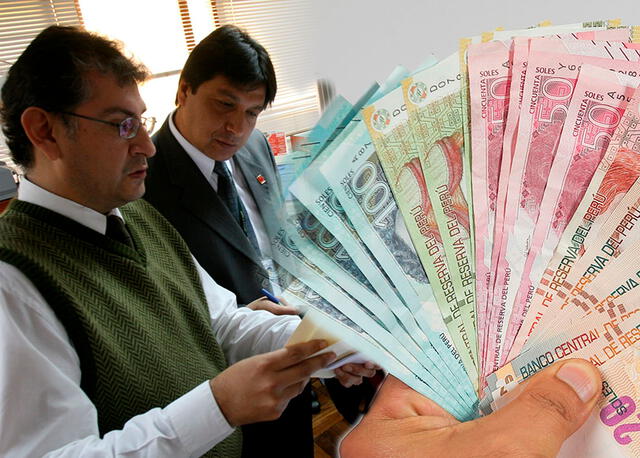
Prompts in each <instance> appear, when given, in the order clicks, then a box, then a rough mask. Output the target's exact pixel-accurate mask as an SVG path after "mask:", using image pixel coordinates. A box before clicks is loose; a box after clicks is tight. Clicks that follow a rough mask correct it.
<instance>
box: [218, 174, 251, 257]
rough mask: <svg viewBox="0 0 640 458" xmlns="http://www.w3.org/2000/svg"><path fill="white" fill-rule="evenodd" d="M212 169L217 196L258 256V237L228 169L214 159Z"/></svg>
mask: <svg viewBox="0 0 640 458" xmlns="http://www.w3.org/2000/svg"><path fill="white" fill-rule="evenodd" d="M213 171H214V172H215V173H216V175H218V197H220V199H221V200H222V202H224V204H225V205H226V206H227V208H228V209H229V211H230V212H231V214H232V215H233V217H234V219H235V220H236V221H237V222H238V224H239V225H240V227H241V228H242V231H243V232H244V234H245V235H246V236H247V238H248V239H249V242H250V243H251V246H252V247H253V248H254V250H255V251H256V254H257V255H258V256H260V248H259V246H258V239H257V238H256V234H255V232H254V231H253V227H252V225H251V221H249V216H248V214H247V211H246V209H245V208H244V205H242V200H240V196H239V195H238V191H237V190H236V185H235V184H234V182H233V178H232V177H231V173H230V172H229V169H228V168H227V166H226V165H225V164H224V162H222V161H216V164H215V166H214V167H213Z"/></svg>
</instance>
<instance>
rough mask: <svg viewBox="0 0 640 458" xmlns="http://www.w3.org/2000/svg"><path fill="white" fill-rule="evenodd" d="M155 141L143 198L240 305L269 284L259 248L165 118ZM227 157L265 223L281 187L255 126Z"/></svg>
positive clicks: (259, 294) (155, 136) (271, 156)
mask: <svg viewBox="0 0 640 458" xmlns="http://www.w3.org/2000/svg"><path fill="white" fill-rule="evenodd" d="M153 142H154V143H155V145H156V148H157V153H156V155H155V156H154V157H152V158H151V159H150V160H149V172H148V176H147V180H146V188H147V191H146V194H145V196H144V198H145V199H146V200H148V201H149V202H150V203H151V204H153V205H154V206H155V207H156V208H157V209H158V210H159V211H160V213H162V214H163V215H164V216H165V217H166V218H167V219H168V220H169V221H170V222H171V224H173V225H174V226H175V227H176V229H178V232H180V234H181V235H182V238H184V239H185V241H186V242H187V244H188V245H189V248H190V249H191V252H192V253H193V255H194V256H195V257H196V259H197V260H198V262H199V263H200V264H201V265H202V267H204V269H205V270H206V271H207V272H209V275H211V277H213V279H214V280H215V281H216V282H217V283H218V284H220V285H222V286H224V287H225V288H227V289H228V290H230V291H233V292H234V293H235V294H236V296H237V298H238V303H239V304H248V303H249V302H251V301H253V300H255V299H257V298H258V297H260V296H262V293H260V288H262V287H266V288H267V289H269V283H268V278H269V277H268V275H267V273H266V271H265V270H264V268H263V266H262V263H261V261H260V257H259V255H258V253H256V252H255V250H254V249H253V247H252V246H251V243H250V242H249V240H248V239H247V237H246V236H245V234H244V232H243V231H242V228H241V227H240V225H239V224H238V223H237V222H236V220H235V219H234V218H233V216H232V215H231V213H230V212H229V211H228V210H227V207H226V206H225V205H224V203H223V202H222V200H220V198H218V195H217V193H216V192H215V191H214V190H213V189H212V188H211V185H210V184H209V182H208V181H207V179H206V178H205V177H204V176H203V175H202V173H201V172H200V170H199V169H198V167H197V166H196V164H195V163H194V162H193V161H192V160H191V158H190V157H189V155H188V154H187V153H186V152H185V151H184V149H183V148H182V147H181V146H180V144H179V143H178V141H177V140H176V139H175V138H174V136H173V135H172V134H171V130H170V129H169V124H168V121H167V122H165V123H164V125H163V126H162V127H161V128H160V130H159V131H158V132H157V133H156V134H155V135H154V136H153ZM231 160H232V161H233V165H234V167H238V168H239V169H240V171H241V172H242V174H243V175H244V178H245V180H246V181H247V184H248V185H249V188H250V190H251V193H252V194H253V198H254V199H255V201H256V205H257V206H258V209H259V210H260V213H261V215H262V217H263V220H265V221H267V222H268V221H269V219H270V217H271V216H272V215H273V209H272V208H273V207H272V205H273V202H279V201H280V199H281V196H282V189H281V184H280V178H279V176H278V172H277V170H276V165H275V161H274V158H273V154H271V149H270V148H269V143H268V142H267V140H266V139H265V138H264V135H262V134H261V133H260V132H259V131H258V130H254V131H253V132H252V134H251V136H250V137H249V140H248V141H247V144H246V145H245V146H244V147H243V148H241V149H240V150H238V152H237V153H236V154H235V155H234V156H233V158H232V159H231ZM258 175H262V177H263V178H264V179H265V180H266V181H265V182H264V184H260V183H259V182H258V179H257V178H256V177H257V176H258Z"/></svg>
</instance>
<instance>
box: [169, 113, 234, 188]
mask: <svg viewBox="0 0 640 458" xmlns="http://www.w3.org/2000/svg"><path fill="white" fill-rule="evenodd" d="M176 111H177V110H174V111H173V113H171V114H170V115H169V130H170V131H171V133H172V134H173V136H174V137H175V139H176V140H177V141H178V143H179V144H180V146H182V148H183V149H184V150H185V151H186V152H187V154H188V155H189V157H190V158H191V160H192V161H193V162H195V164H196V166H198V169H200V172H202V174H203V175H204V176H205V177H206V178H207V179H208V178H209V177H210V176H211V174H212V173H213V168H214V167H215V165H216V161H215V160H214V159H211V158H210V157H209V156H207V155H206V154H204V153H203V152H202V151H200V150H199V149H198V148H196V147H195V146H193V145H192V144H191V143H189V140H187V139H186V138H184V136H183V135H182V134H181V133H180V131H179V130H178V128H177V127H176V125H175V123H174V122H173V117H174V116H175V114H176ZM228 162H231V161H228Z"/></svg>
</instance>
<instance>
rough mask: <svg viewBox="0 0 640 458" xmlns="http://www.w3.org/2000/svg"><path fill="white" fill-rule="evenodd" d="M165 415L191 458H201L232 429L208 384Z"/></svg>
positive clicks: (177, 403) (179, 399)
mask: <svg viewBox="0 0 640 458" xmlns="http://www.w3.org/2000/svg"><path fill="white" fill-rule="evenodd" d="M164 411H165V413H166V414H167V415H168V416H169V418H170V419H171V422H172V424H173V427H174V428H175V430H176V432H177V433H178V437H179V438H180V440H181V442H182V444H183V446H184V448H185V449H186V450H188V452H189V455H190V456H191V455H202V454H204V453H205V452H206V451H208V450H210V449H211V448H213V447H214V446H215V445H216V444H218V443H219V442H222V441H223V440H224V439H226V438H227V437H228V436H229V435H230V434H231V433H232V432H233V430H234V429H235V428H233V427H232V426H231V425H230V424H229V422H227V419H226V418H225V417H224V415H223V414H222V411H221V410H220V407H219V406H218V403H217V402H216V400H215V397H214V396H213V393H212V392H211V388H210V386H209V381H208V380H207V381H206V382H204V383H202V384H200V385H198V386H197V387H196V388H194V389H193V390H191V391H189V392H188V393H187V394H185V395H184V396H181V397H180V398H178V399H176V400H175V401H173V402H172V403H171V404H169V405H168V406H167V407H166V408H165V409H164Z"/></svg>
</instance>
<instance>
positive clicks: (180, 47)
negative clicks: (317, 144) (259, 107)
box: [0, 0, 320, 162]
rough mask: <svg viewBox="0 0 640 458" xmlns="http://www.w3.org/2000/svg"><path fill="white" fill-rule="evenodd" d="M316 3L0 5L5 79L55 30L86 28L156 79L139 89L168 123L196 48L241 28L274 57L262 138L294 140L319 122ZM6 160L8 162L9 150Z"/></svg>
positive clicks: (0, 70) (53, 0)
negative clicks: (46, 31) (273, 91)
mask: <svg viewBox="0 0 640 458" xmlns="http://www.w3.org/2000/svg"><path fill="white" fill-rule="evenodd" d="M310 8H311V0H221V1H215V0H162V1H158V0H135V1H134V0H109V1H104V0H66V1H64V0H40V1H37V0H33V1H25V0H23V1H8V2H7V1H3V2H2V3H0V44H1V46H2V51H1V53H0V59H1V60H2V62H0V78H2V75H4V74H6V71H7V69H8V68H9V66H10V65H11V64H12V63H13V62H14V61H15V59H16V58H17V57H18V56H19V55H20V53H21V52H22V51H23V50H24V48H25V47H26V46H27V45H28V44H29V42H30V41H31V40H32V39H33V38H34V37H35V36H36V35H37V34H38V33H39V32H40V30H42V29H43V28H45V27H47V26H48V25H50V24H65V25H82V26H84V27H86V29H87V30H91V31H95V32H97V33H100V34H102V35H105V36H108V37H110V38H114V39H117V40H120V41H121V42H123V43H124V45H125V49H126V52H127V53H129V54H131V55H133V56H134V57H135V58H136V59H137V60H139V61H141V62H143V63H144V64H145V65H146V66H147V67H148V68H149V70H150V71H151V73H152V78H151V79H150V80H149V81H148V82H147V83H145V84H144V85H143V86H142V87H141V94H142V97H143V98H144V100H145V102H146V104H147V115H149V116H155V117H156V118H157V119H158V121H159V123H162V122H163V121H164V119H165V118H166V116H167V115H168V114H169V113H170V112H171V111H172V110H173V109H174V96H175V92H176V89H177V86H178V77H179V74H180V69H181V68H182V66H183V64H184V62H185V60H186V58H187V56H188V53H189V51H190V50H191V49H193V46H195V44H197V43H198V42H199V41H200V40H201V39H202V38H204V37H205V36H206V35H208V34H209V33H210V32H211V31H212V30H213V29H214V28H215V27H218V26H221V25H223V24H228V23H232V24H236V25H237V26H239V27H241V28H243V29H244V30H246V31H247V32H248V33H249V34H250V35H251V36H252V37H253V38H255V39H256V40H257V41H258V42H260V43H261V44H262V45H263V46H264V47H265V48H266V49H267V51H269V54H270V56H271V60H272V61H273V64H274V67H275V71H276V76H277V80H278V93H277V96H276V99H275V101H274V103H273V105H272V106H271V107H270V108H268V109H267V110H266V111H265V112H264V113H263V114H262V115H261V116H260V118H259V119H258V128H259V129H261V130H263V131H272V130H281V131H285V132H286V133H295V132H300V131H303V130H307V129H309V128H311V127H312V126H313V124H314V123H315V122H316V120H317V119H318V117H319V111H320V109H319V104H318V95H317V89H316V82H315V75H314V74H313V70H312V68H313V67H312V61H311V59H312V56H311V51H310V49H311V43H312V37H311V34H312V26H313V21H312V14H311V12H310ZM0 160H4V161H6V162H9V161H8V152H7V150H6V147H4V143H3V144H2V145H1V146H0Z"/></svg>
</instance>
